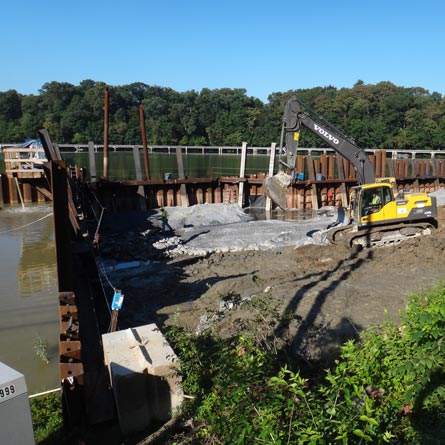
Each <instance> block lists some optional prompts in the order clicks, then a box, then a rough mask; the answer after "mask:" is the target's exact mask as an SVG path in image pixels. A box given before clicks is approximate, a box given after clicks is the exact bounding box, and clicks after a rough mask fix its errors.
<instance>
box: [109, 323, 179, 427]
mask: <svg viewBox="0 0 445 445" xmlns="http://www.w3.org/2000/svg"><path fill="white" fill-rule="evenodd" d="M102 342H103V348H104V356H105V363H106V365H107V367H108V370H109V375H110V380H111V386H112V389H113V394H114V398H115V401H116V407H117V413H118V418H119V425H120V428H121V430H122V432H123V433H132V432H136V431H141V430H143V429H146V428H148V427H149V426H150V425H151V424H153V423H159V422H166V421H168V420H170V419H171V417H172V416H173V415H174V413H175V411H176V410H177V409H178V408H179V407H180V405H181V403H182V401H183V392H182V388H181V381H180V378H179V377H176V376H175V375H174V374H175V372H176V371H177V370H178V368H179V364H178V362H177V357H176V354H175V353H174V351H173V349H172V348H171V347H170V345H169V344H168V342H167V340H166V339H165V337H164V336H163V335H162V333H161V331H160V330H159V329H158V327H157V326H156V324H148V325H145V326H139V327H135V328H130V329H126V330H124V331H117V332H112V333H109V334H104V335H102Z"/></svg>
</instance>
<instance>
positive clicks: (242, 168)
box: [238, 142, 247, 208]
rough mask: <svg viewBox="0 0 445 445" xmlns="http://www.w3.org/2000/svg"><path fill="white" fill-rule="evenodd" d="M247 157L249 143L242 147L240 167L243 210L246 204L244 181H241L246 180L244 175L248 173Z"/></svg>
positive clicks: (240, 200) (239, 203) (239, 201)
mask: <svg viewBox="0 0 445 445" xmlns="http://www.w3.org/2000/svg"><path fill="white" fill-rule="evenodd" d="M246 155H247V142H243V145H242V147H241V165H240V171H239V177H240V182H239V192H238V205H239V206H240V207H241V208H242V207H243V204H244V181H241V179H244V175H245V172H246Z"/></svg>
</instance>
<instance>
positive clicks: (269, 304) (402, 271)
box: [102, 207, 445, 360]
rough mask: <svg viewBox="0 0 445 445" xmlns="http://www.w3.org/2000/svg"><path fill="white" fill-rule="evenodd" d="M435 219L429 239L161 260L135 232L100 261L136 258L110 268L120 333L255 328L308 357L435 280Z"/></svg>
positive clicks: (442, 216)
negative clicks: (118, 299) (119, 297)
mask: <svg viewBox="0 0 445 445" xmlns="http://www.w3.org/2000/svg"><path fill="white" fill-rule="evenodd" d="M438 220H439V228H438V229H437V230H435V231H434V232H433V234H432V235H429V236H424V237H421V238H415V239H411V240H409V241H405V242H404V243H401V244H398V245H394V246H388V247H379V248H370V249H362V250H357V249H355V250H354V249H352V250H351V249H348V248H346V247H338V246H333V245H314V244H312V245H311V244H309V245H303V246H301V247H298V248H295V247H294V246H285V247H279V248H275V249H271V250H259V251H254V250H247V251H243V250H241V251H238V252H224V253H223V252H215V253H209V254H206V255H205V256H204V257H202V256H201V257H200V256H196V257H195V256H185V255H182V256H178V257H176V258H172V259H163V257H162V251H159V250H158V251H156V250H154V249H153V248H152V245H153V243H154V242H155V241H156V240H158V239H159V238H160V237H161V234H159V233H158V232H157V231H156V230H155V231H154V232H152V234H151V235H150V236H147V234H146V235H145V238H143V237H142V236H141V234H140V233H139V232H138V230H137V229H135V231H134V232H132V231H128V230H127V231H126V232H125V236H123V235H122V233H121V234H120V235H119V234H118V235H117V236H116V235H115V236H113V237H112V243H109V242H108V243H107V241H106V237H105V241H104V242H103V243H102V246H103V254H104V257H105V258H107V257H109V258H111V257H114V258H115V259H116V258H119V259H120V260H121V261H140V262H142V261H145V262H144V263H140V264H141V265H140V267H128V268H123V269H121V270H111V269H109V272H108V276H109V279H110V280H111V281H112V282H113V285H114V286H115V287H117V288H121V289H122V291H123V293H124V295H125V300H124V306H123V309H122V310H121V313H120V318H119V320H120V322H119V327H120V328H121V329H125V328H127V327H130V326H135V325H141V324H145V323H148V322H156V323H157V324H158V325H159V326H160V327H161V328H162V327H165V326H168V325H172V324H175V325H180V326H183V327H185V328H186V329H187V330H189V331H190V332H195V333H196V332H200V331H202V330H203V329H206V328H209V327H211V328H212V329H214V330H216V332H218V333H219V334H221V335H231V334H233V333H234V332H239V331H241V330H244V329H249V328H250V329H252V327H253V326H254V327H255V329H256V333H257V335H264V336H266V335H267V336H269V338H274V337H275V338H276V339H277V341H278V342H282V341H286V342H287V344H288V345H290V348H291V349H292V350H294V351H295V352H296V353H297V354H298V355H300V356H302V357H303V358H305V359H307V360H317V359H320V358H324V357H325V356H326V354H328V355H329V354H330V353H331V352H333V351H336V350H337V348H338V346H339V345H341V344H342V343H343V342H344V341H345V340H347V339H349V338H357V337H358V335H359V333H360V332H361V331H362V330H363V329H365V328H367V327H368V326H370V325H376V324H379V323H381V322H383V321H384V320H385V319H388V318H389V319H390V320H393V321H398V314H399V311H400V310H402V309H403V308H404V307H405V304H406V301H407V296H408V295H409V294H412V293H418V292H422V291H423V290H426V289H429V288H433V287H435V286H436V285H437V284H438V283H439V282H440V281H441V280H444V277H445V264H444V249H445V229H444V224H445V210H444V207H439V217H438ZM109 239H110V238H109ZM141 251H142V252H143V254H142V253H141ZM104 264H105V263H104ZM282 314H289V316H288V317H284V318H283V317H280V315H282ZM278 318H281V321H280V322H279V324H278V325H277V324H271V323H270V322H271V321H273V320H276V319H278Z"/></svg>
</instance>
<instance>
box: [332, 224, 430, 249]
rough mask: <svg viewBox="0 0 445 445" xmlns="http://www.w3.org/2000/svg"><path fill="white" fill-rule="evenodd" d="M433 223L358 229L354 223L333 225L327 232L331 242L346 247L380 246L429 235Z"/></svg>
mask: <svg viewBox="0 0 445 445" xmlns="http://www.w3.org/2000/svg"><path fill="white" fill-rule="evenodd" d="M434 227H435V226H434V224H432V223H429V222H419V223H415V222H413V223H408V224H395V225H388V226H376V227H370V228H368V229H361V230H358V229H357V226H355V225H354V224H349V225H346V226H341V227H335V228H334V229H332V230H331V231H329V232H328V234H327V239H328V241H329V242H330V243H332V244H346V245H347V246H348V247H353V246H362V247H380V246H387V245H391V244H393V245H394V244H398V243H400V242H402V241H405V240H407V239H410V238H414V237H417V236H424V235H430V234H431V231H432V229H434Z"/></svg>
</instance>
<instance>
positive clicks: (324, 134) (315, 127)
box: [314, 124, 340, 145]
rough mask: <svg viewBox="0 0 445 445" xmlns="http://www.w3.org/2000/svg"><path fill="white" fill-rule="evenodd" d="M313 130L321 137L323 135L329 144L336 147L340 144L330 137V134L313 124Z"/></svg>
mask: <svg viewBox="0 0 445 445" xmlns="http://www.w3.org/2000/svg"><path fill="white" fill-rule="evenodd" d="M314 130H315V131H318V132H319V133H320V134H321V135H323V136H324V137H325V138H327V139H328V140H329V141H330V142H333V143H334V144H336V145H338V144H339V143H340V141H339V140H338V139H337V138H336V137H335V136H332V134H330V133H328V132H327V131H326V130H324V129H323V128H321V127H319V126H318V125H317V124H314Z"/></svg>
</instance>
